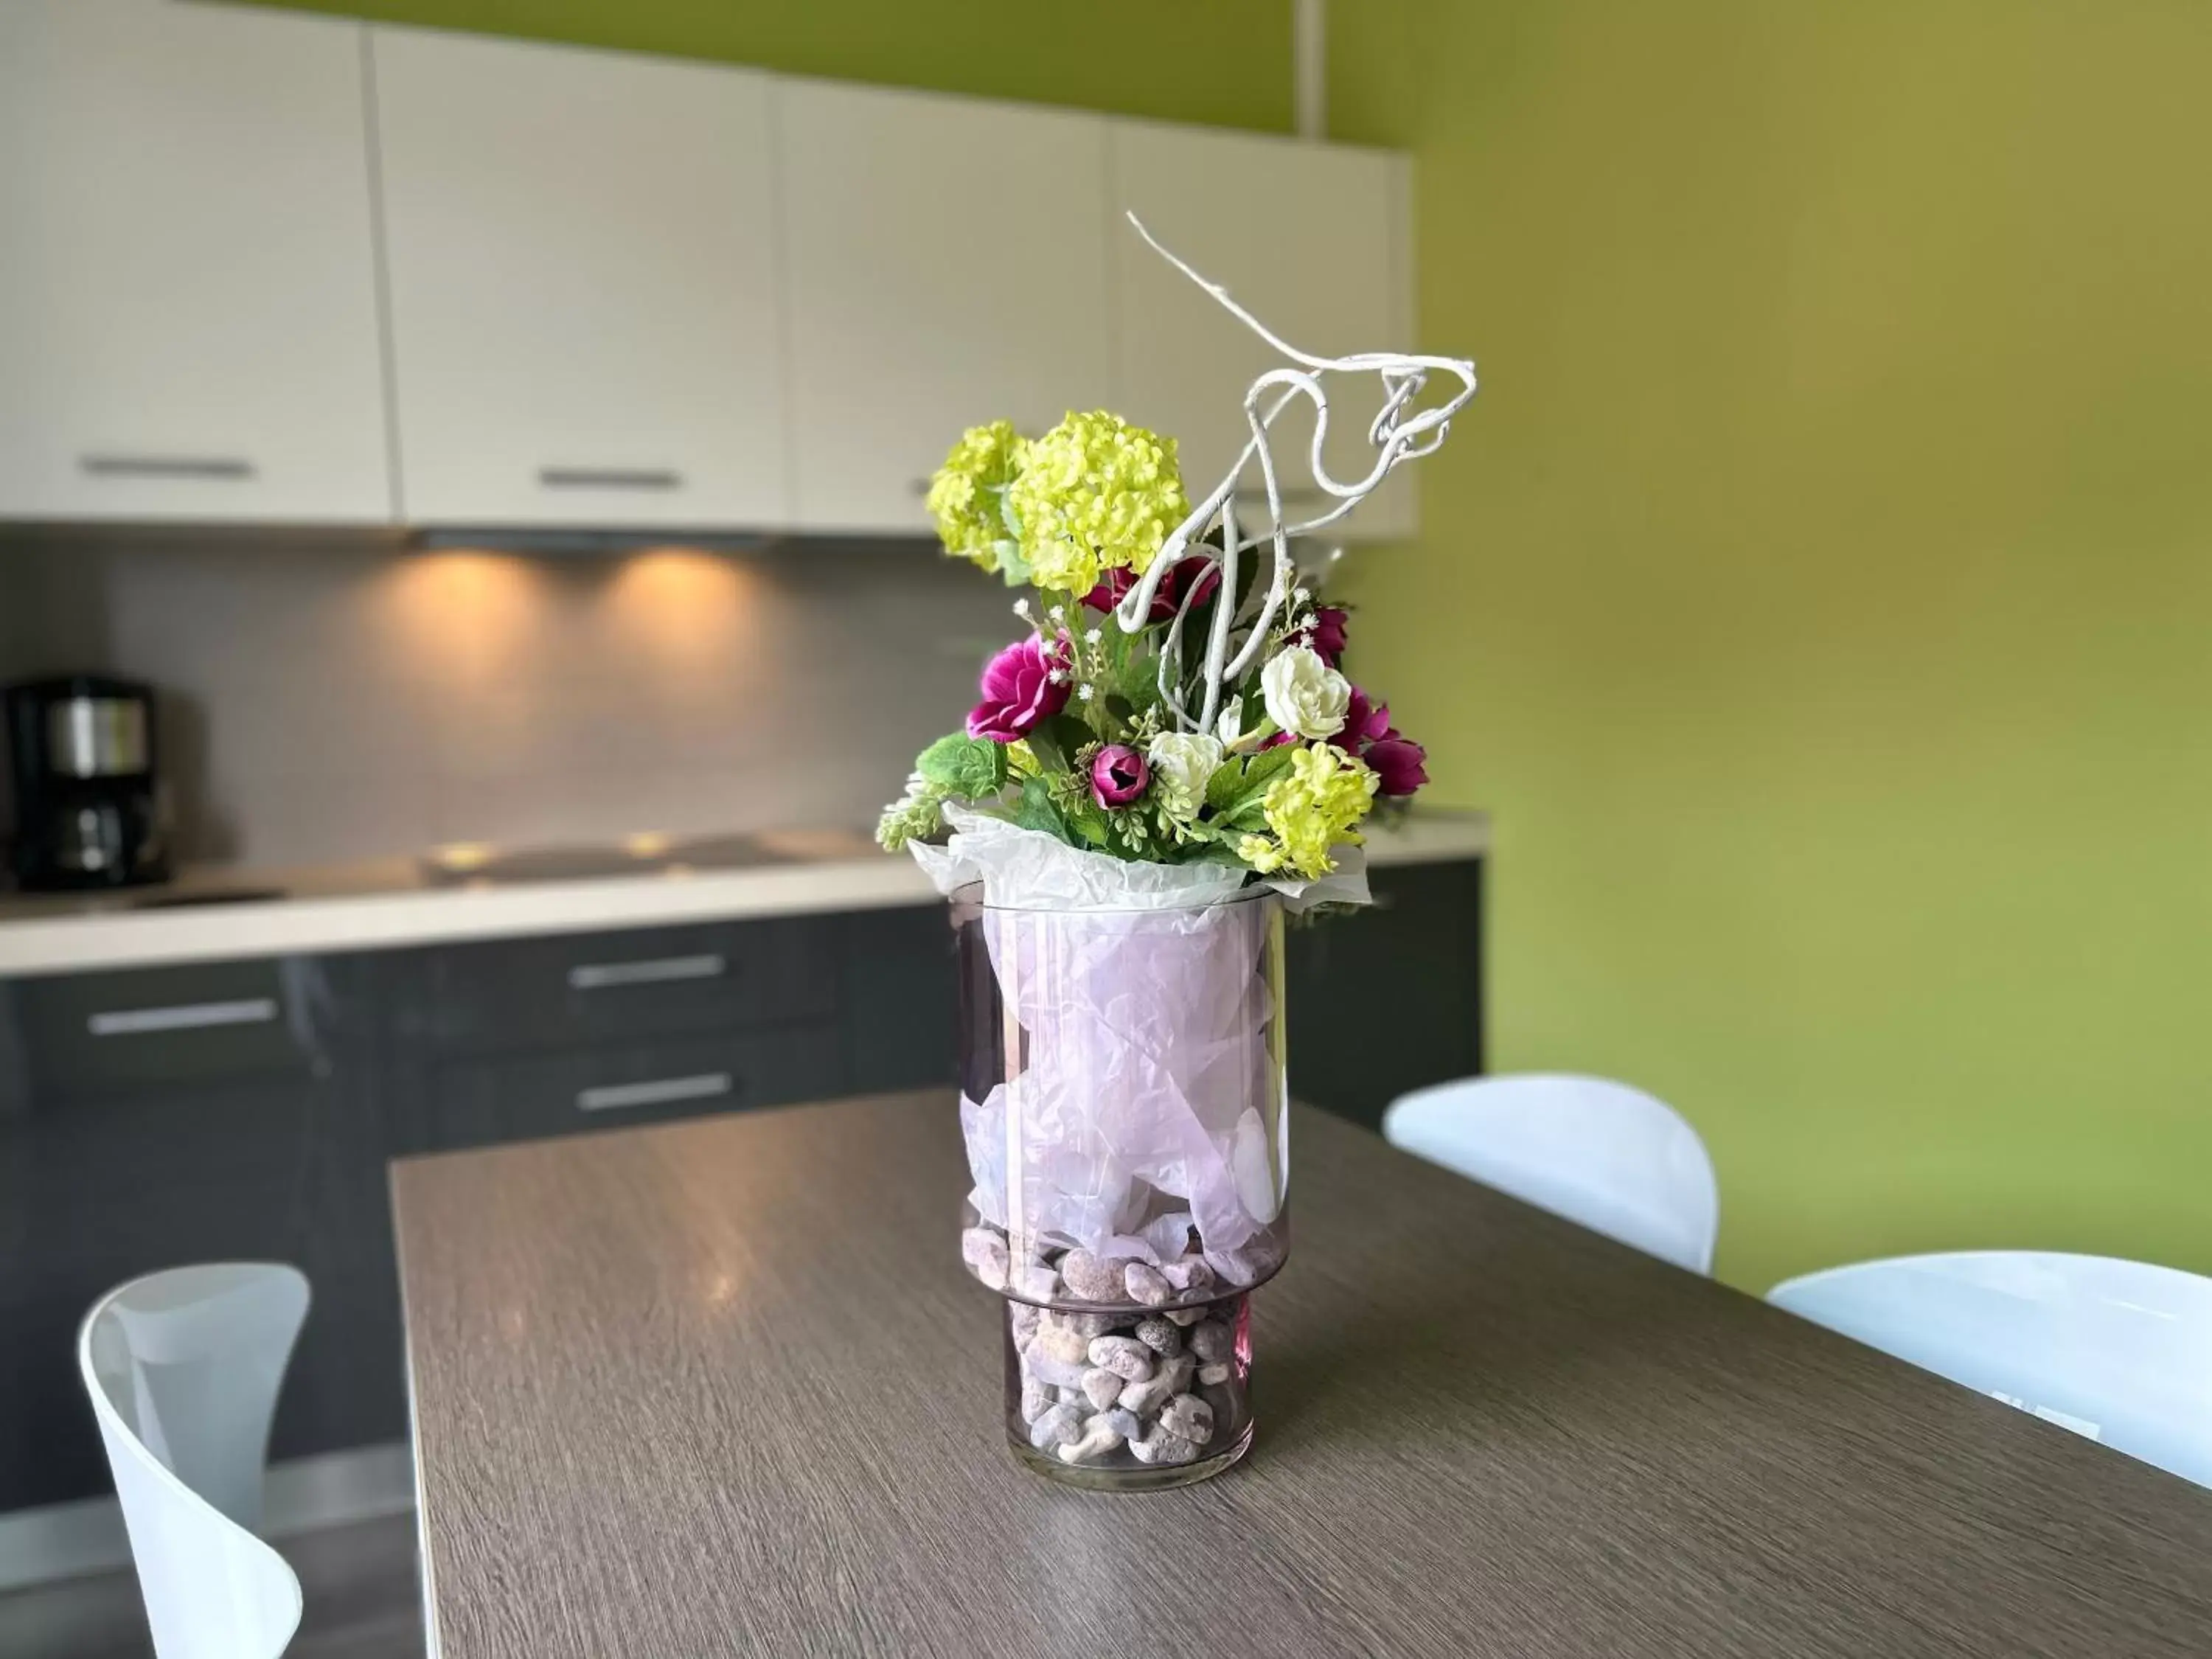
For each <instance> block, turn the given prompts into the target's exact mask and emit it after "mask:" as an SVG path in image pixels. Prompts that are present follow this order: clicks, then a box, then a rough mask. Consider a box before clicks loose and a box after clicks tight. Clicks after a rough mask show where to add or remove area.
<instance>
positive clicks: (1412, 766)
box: [1360, 732, 1429, 796]
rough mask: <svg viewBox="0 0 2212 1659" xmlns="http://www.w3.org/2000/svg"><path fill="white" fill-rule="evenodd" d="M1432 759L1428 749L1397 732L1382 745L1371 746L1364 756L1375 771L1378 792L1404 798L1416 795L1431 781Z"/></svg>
mask: <svg viewBox="0 0 2212 1659" xmlns="http://www.w3.org/2000/svg"><path fill="white" fill-rule="evenodd" d="M1428 758H1429V751H1428V750H1425V749H1424V748H1422V747H1421V745H1420V744H1418V743H1415V742H1414V741H1413V739H1412V738H1401V737H1400V736H1399V735H1398V734H1397V733H1396V732H1392V733H1391V734H1390V735H1389V737H1387V738H1383V740H1382V741H1381V742H1379V743H1373V744H1369V745H1368V748H1367V752H1366V753H1365V754H1364V755H1362V756H1361V757H1360V759H1362V760H1364V761H1365V762H1366V763H1368V765H1370V766H1371V767H1373V768H1374V769H1375V776H1376V786H1375V787H1376V791H1377V792H1378V793H1382V794H1385V795H1400V796H1402V795H1410V794H1412V793H1413V792H1414V791H1415V790H1416V789H1419V787H1421V786H1422V785H1423V784H1425V783H1426V782H1427V781H1429V774H1428V768H1427V765H1426V763H1427V761H1428Z"/></svg>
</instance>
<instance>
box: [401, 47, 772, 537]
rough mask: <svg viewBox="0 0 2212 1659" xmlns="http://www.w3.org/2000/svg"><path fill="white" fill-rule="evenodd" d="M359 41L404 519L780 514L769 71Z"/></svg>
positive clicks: (708, 522)
mask: <svg viewBox="0 0 2212 1659" xmlns="http://www.w3.org/2000/svg"><path fill="white" fill-rule="evenodd" d="M371 47H372V57H373V63H374V86H375V92H376V107H377V118H378V131H379V135H380V149H381V153H382V161H383V166H382V179H383V190H384V212H385V238H386V268H387V271H388V276H389V282H390V285H391V309H392V353H393V363H394V370H395V376H396V382H397V386H396V392H397V404H398V430H399V451H400V466H399V477H400V491H401V500H402V503H403V506H404V510H405V513H406V515H407V517H408V518H409V519H410V520H412V521H414V522H416V523H418V524H422V523H430V524H447V525H464V524H466V525H535V524H559V525H571V526H576V525H599V526H660V525H666V526H703V527H727V528H743V527H748V526H775V525H781V524H784V523H787V522H788V520H789V511H788V508H789V502H788V493H789V492H788V487H787V479H788V472H789V462H788V457H787V453H786V447H785V441H784V435H783V434H784V428H785V417H784V409H783V374H782V372H781V359H780V351H779V341H778V317H777V295H776V288H777V283H776V259H775V246H774V234H775V230H774V221H775V214H774V211H773V202H774V193H775V192H774V185H773V181H772V179H771V177H770V161H769V155H770V150H769V84H768V80H767V77H766V76H762V75H758V74H756V73H753V72H751V71H748V70H732V69H727V68H723V67H720V66H714V65H707V64H683V63H677V62H672V61H668V60H662V59H656V58H639V57H630V56H626V55H622V54H616V53H608V52H580V51H571V50H568V49H565V48H561V47H554V46H535V45H525V44H519V43H515V42H512V41H501V40H482V39H473V38H471V37H469V36H465V35H459V34H442V33H429V32H418V31H415V30H407V29H385V28H377V29H374V30H373V31H372V33H371Z"/></svg>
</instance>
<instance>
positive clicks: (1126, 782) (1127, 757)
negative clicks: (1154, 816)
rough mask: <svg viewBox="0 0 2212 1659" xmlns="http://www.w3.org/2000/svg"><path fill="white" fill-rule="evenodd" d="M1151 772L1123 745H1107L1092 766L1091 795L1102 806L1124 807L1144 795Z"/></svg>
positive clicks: (1143, 762)
mask: <svg viewBox="0 0 2212 1659" xmlns="http://www.w3.org/2000/svg"><path fill="white" fill-rule="evenodd" d="M1151 781H1152V768H1151V767H1149V766H1147V765H1146V763H1145V757H1143V756H1142V755H1140V754H1139V753H1138V752H1137V751H1136V750H1133V749H1132V748H1130V747H1129V745H1128V744H1126V743H1109V744H1107V745H1106V746H1105V747H1104V748H1103V749H1102V750H1099V751H1098V758H1097V760H1094V761H1092V762H1091V794H1092V795H1093V796H1094V797H1095V798H1096V799H1097V802H1098V804H1099V805H1101V806H1127V805H1128V804H1129V803H1130V802H1131V801H1133V800H1134V799H1137V797H1138V796H1139V795H1141V794H1143V793H1145V786H1146V784H1148V783H1150V782H1151Z"/></svg>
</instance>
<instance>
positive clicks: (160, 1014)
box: [85, 997, 276, 1037]
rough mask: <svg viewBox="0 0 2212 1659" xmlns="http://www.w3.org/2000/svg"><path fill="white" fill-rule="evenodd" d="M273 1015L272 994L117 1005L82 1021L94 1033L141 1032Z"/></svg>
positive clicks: (258, 1021) (251, 1021) (258, 1020)
mask: <svg viewBox="0 0 2212 1659" xmlns="http://www.w3.org/2000/svg"><path fill="white" fill-rule="evenodd" d="M275 1018H276V998H274V997H242V998H240V1000H238V1001H236V1002H180V1003H179V1004H177V1005H176V1006H174V1007H171V1008H118V1009H116V1010H114V1011H113V1012H110V1013H105V1014H94V1015H93V1016H92V1017H91V1018H89V1019H88V1020H86V1021H85V1026H86V1029H88V1030H90V1031H91V1033H92V1034H93V1036H96V1037H111V1036H143V1035H144V1034H145V1033H147V1032H149V1031H199V1030H206V1029H207V1028H208V1027H210V1026H212V1025H266V1024H268V1023H269V1022H270V1020H272V1019H275Z"/></svg>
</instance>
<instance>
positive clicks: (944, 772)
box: [914, 732, 1006, 800]
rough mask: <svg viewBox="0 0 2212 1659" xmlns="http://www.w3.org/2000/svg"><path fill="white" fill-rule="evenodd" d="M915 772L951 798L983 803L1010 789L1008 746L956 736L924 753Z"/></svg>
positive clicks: (942, 740) (941, 740)
mask: <svg viewBox="0 0 2212 1659" xmlns="http://www.w3.org/2000/svg"><path fill="white" fill-rule="evenodd" d="M914 764H915V770H916V771H918V772H920V773H921V775H922V776H923V777H925V778H927V779H928V780H929V781H930V782H932V783H933V784H935V785H936V786H937V787H939V788H940V789H942V790H944V791H945V793H948V794H953V795H957V796H959V797H960V798H961V799H963V800H981V799H983V798H984V797H986V796H988V795H995V794H997V793H999V791H1000V790H1001V789H1003V788H1005V787H1006V745H1005V744H1001V743H991V742H988V741H987V740H985V739H984V738H971V737H969V736H967V735H965V734H964V733H963V732H953V733H951V735H950V736H948V737H942V738H939V739H938V740H937V741H936V742H935V743H933V744H930V745H929V747H928V748H927V749H925V750H922V751H921V756H920V757H918V758H917V759H916V760H915V763H914Z"/></svg>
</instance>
